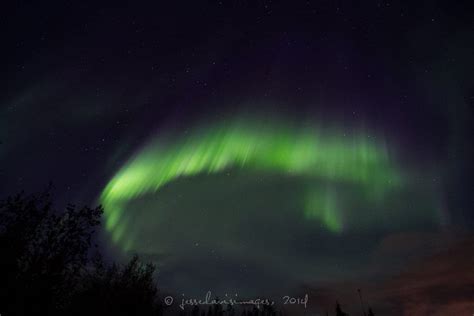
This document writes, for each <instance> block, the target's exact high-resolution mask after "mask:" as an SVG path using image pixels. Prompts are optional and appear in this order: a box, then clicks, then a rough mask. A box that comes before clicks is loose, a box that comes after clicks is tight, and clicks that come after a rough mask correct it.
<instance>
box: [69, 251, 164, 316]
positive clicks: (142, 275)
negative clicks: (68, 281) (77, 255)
mask: <svg viewBox="0 0 474 316" xmlns="http://www.w3.org/2000/svg"><path fill="white" fill-rule="evenodd" d="M154 271H155V266H154V265H152V264H142V263H140V261H139V259H138V256H136V255H135V256H133V257H132V259H131V260H130V261H129V262H128V263H127V264H126V265H123V266H118V265H116V264H113V265H111V266H108V267H106V266H105V265H104V264H103V262H102V260H100V259H99V260H96V262H95V263H94V267H93V269H91V272H89V273H88V274H86V275H85V276H84V278H83V281H82V282H81V286H80V288H79V289H78V292H77V294H76V295H75V296H74V298H73V300H72V302H71V306H70V309H69V313H68V314H70V315H91V314H92V315H105V314H111V315H159V314H161V312H162V310H161V307H160V306H159V305H158V304H157V302H156V296H157V287H156V284H155V282H154V279H153V273H154ZM91 309H92V310H91Z"/></svg>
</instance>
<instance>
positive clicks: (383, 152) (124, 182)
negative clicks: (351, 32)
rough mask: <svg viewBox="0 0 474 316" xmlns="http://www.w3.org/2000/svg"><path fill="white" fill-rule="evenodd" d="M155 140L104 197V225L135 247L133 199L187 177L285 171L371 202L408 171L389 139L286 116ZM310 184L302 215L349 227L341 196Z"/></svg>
mask: <svg viewBox="0 0 474 316" xmlns="http://www.w3.org/2000/svg"><path fill="white" fill-rule="evenodd" d="M169 139H170V138H169V137H167V138H166V141H165V138H164V137H163V138H161V139H155V140H153V141H152V142H150V143H149V144H148V145H146V146H145V147H144V148H143V149H142V150H141V151H139V152H138V153H137V154H136V155H134V156H133V157H132V158H131V159H130V160H129V161H128V162H127V163H126V164H125V165H124V166H123V167H122V168H121V169H120V170H118V172H117V173H116V174H115V176H114V177H113V178H112V179H111V180H110V181H109V182H108V184H107V185H106V187H105V188H104V190H103V192H102V193H101V195H100V198H99V200H100V203H101V204H102V205H103V206H104V209H105V226H106V230H107V231H108V232H109V233H110V234H111V237H112V240H113V242H114V243H116V244H118V245H120V246H121V247H122V248H123V249H130V247H133V242H132V238H131V237H130V236H127V237H128V238H125V237H126V236H125V232H126V231H127V223H126V220H123V213H124V211H125V208H126V204H127V203H129V202H130V201H132V200H134V199H137V198H139V197H142V196H144V195H146V194H153V193H154V192H157V191H158V190H160V188H162V187H163V186H164V185H166V184H167V183H170V182H171V181H173V180H175V179H178V178H180V177H189V176H193V175H198V174H214V173H220V172H224V171H225V170H229V169H231V168H242V169H244V170H257V171H264V172H278V173H283V174H286V175H288V176H304V177H310V178H314V179H315V180H317V179H319V180H321V179H322V180H325V181H333V182H337V183H349V184H352V185H356V186H357V187H358V188H361V192H362V195H363V196H364V198H365V199H367V200H368V201H376V200H377V201H380V200H381V199H383V197H384V195H385V194H386V192H388V191H389V190H390V189H391V188H393V187H395V186H400V185H401V184H402V182H403V181H404V180H403V178H404V176H403V175H402V173H401V172H400V170H399V169H398V168H396V167H395V166H394V163H393V162H392V161H391V159H390V158H389V153H388V150H387V147H386V145H385V144H384V143H377V142H375V141H374V140H373V138H369V137H368V136H367V134H364V133H362V132H356V133H354V132H352V133H347V134H346V133H344V132H342V131H341V129H334V128H332V129H316V128H314V127H311V126H309V125H305V126H303V127H302V126H301V125H300V126H299V127H294V126H291V124H288V123H282V122H280V121H272V122H268V121H267V122H266V123H265V122H262V121H258V120H253V121H252V120H238V119H237V120H233V121H231V122H223V123H219V124H214V125H211V126H210V127H209V126H208V127H207V128H197V129H195V130H194V131H193V132H189V133H188V132H186V133H184V135H181V137H177V138H176V139H177V140H176V141H174V142H172V143H171V142H170V141H169ZM320 191H321V190H318V189H314V188H309V190H308V192H307V195H306V198H304V202H302V205H304V207H303V209H302V213H301V215H302V216H304V217H305V218H306V219H308V220H314V221H318V222H319V223H321V224H322V226H323V227H324V228H325V229H326V230H328V231H330V232H333V233H340V232H342V231H343V229H344V228H345V227H344V221H343V218H342V215H341V213H340V212H338V210H337V202H338V201H337V196H336V195H335V194H334V193H331V190H328V192H323V193H321V192H320Z"/></svg>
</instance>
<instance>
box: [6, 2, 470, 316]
mask: <svg viewBox="0 0 474 316" xmlns="http://www.w3.org/2000/svg"><path fill="white" fill-rule="evenodd" d="M7 11H8V12H9V13H8V16H7V17H5V25H7V26H8V30H9V31H8V33H9V35H8V36H7V37H6V38H5V39H4V42H5V43H4V44H5V45H4V47H6V48H7V49H5V53H6V54H7V57H8V58H7V60H6V61H5V67H4V69H5V70H4V71H2V73H1V74H0V76H2V78H3V79H4V82H5V83H6V84H5V85H4V86H5V92H4V93H2V94H1V95H0V162H1V165H0V177H1V180H2V181H0V193H2V195H6V194H11V193H15V192H18V191H21V190H25V191H27V192H29V191H40V190H41V189H42V188H43V187H44V186H45V185H47V183H49V181H51V182H52V184H53V186H54V190H55V192H57V196H58V201H56V202H57V203H58V204H60V205H67V203H73V204H76V205H83V204H88V205H99V204H100V205H102V206H103V207H104V215H103V218H102V221H103V222H102V223H101V225H102V226H101V228H100V230H99V231H97V236H96V239H97V240H95V241H96V242H97V244H98V248H99V249H100V250H101V251H103V252H104V253H105V254H106V255H105V257H106V259H108V260H110V261H113V260H117V261H121V260H123V261H125V260H127V259H128V258H129V257H130V256H131V255H132V254H135V253H137V254H138V255H139V256H140V257H141V258H144V259H146V260H149V261H152V262H153V263H155V264H156V265H157V267H158V271H157V274H156V276H155V277H156V281H157V284H158V286H159V289H160V291H162V292H166V293H173V294H176V295H186V296H190V295H196V296H199V295H202V294H204V293H206V292H207V291H209V290H211V291H212V293H216V295H220V296H223V295H224V294H226V293H227V294H228V293H235V292H238V293H239V295H242V296H247V297H254V296H255V297H257V296H281V295H290V294H291V295H293V294H295V295H297V294H298V295H299V294H305V293H308V295H309V305H308V306H309V309H308V310H307V311H306V312H307V314H309V313H311V315H313V314H314V315H325V314H326V313H325V311H326V310H329V311H333V305H334V302H335V301H336V300H338V301H340V302H341V303H342V304H343V306H344V307H345V309H346V310H347V311H348V313H349V315H358V313H359V314H360V301H359V298H358V296H357V289H358V288H361V289H362V290H363V293H364V297H363V298H364V300H367V303H369V302H370V304H371V306H373V307H374V310H375V314H376V315H413V314H415V315H423V314H426V315H428V314H430V315H437V314H436V313H438V314H440V313H443V314H444V315H455V314H462V313H467V312H469V315H470V314H471V313H472V312H474V309H473V310H472V311H471V310H470V309H469V310H468V308H471V306H472V303H471V302H472V301H474V297H473V296H472V293H471V292H472V291H467V290H466V289H468V290H471V289H472V284H471V283H473V282H474V277H471V275H472V273H471V272H470V269H469V264H467V263H469V262H470V261H469V260H466V261H463V259H462V258H466V257H469V254H470V253H472V244H473V243H472V240H474V237H473V232H474V216H473V212H472V205H473V203H472V161H474V155H473V150H472V136H471V135H473V133H472V127H473V126H474V124H473V122H474V115H473V108H474V107H473V104H474V103H473V101H474V94H473V93H474V88H473V85H472V82H473V81H472V78H471V77H472V73H474V59H473V58H472V56H474V44H473V43H474V37H473V32H472V29H473V28H472V26H473V23H472V12H473V11H472V10H471V8H468V6H467V5H466V6H464V4H461V3H459V4H453V3H449V2H446V3H443V2H429V1H428V2H423V3H418V2H417V3H415V2H414V3H410V4H401V3H395V2H384V1H382V2H377V3H373V2H370V1H369V2H363V3H357V4H354V3H350V2H344V1H342V2H337V3H336V2H312V1H282V2H279V3H276V2H275V1H229V2H225V1H222V2H220V1H218V2H212V1H211V2H206V3H203V2H188V3H186V2H156V3H154V4H149V5H138V4H130V5H129V6H127V7H119V6H117V7H116V8H107V7H103V6H101V5H99V4H97V3H94V4H92V5H89V4H87V1H86V2H81V3H80V4H79V3H78V4H66V3H63V4H57V5H54V6H53V5H45V4H44V5H43V4H33V3H32V4H27V3H23V2H21V3H18V4H14V5H12V8H9V9H8V10H7ZM7 11H5V12H7ZM471 270H472V269H471ZM441 289H444V290H441ZM468 292H469V293H468ZM458 293H462V295H461V294H458ZM434 302H436V304H435V303H434ZM420 306H421V307H420ZM466 306H467V307H466ZM473 308H474V307H473ZM378 311H380V312H379V313H378ZM0 312H1V311H0ZM299 312H301V310H299ZM290 314H291V313H290ZM300 314H301V313H300ZM329 314H330V315H331V313H329ZM291 315H292V314H291ZM295 315H299V314H298V313H297V312H296V313H295Z"/></svg>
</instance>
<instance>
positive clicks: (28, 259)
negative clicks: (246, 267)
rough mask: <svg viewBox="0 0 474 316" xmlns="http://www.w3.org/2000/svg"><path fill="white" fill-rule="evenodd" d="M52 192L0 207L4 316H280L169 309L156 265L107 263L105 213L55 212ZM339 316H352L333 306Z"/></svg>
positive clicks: (261, 311)
mask: <svg viewBox="0 0 474 316" xmlns="http://www.w3.org/2000/svg"><path fill="white" fill-rule="evenodd" d="M50 191H51V190H50V189H47V190H46V191H45V192H43V193H40V194H34V195H26V194H24V193H20V194H17V195H14V196H10V197H7V198H5V199H3V200H0V249H1V251H2V253H1V254H0V314H1V315H7V316H8V315H89V316H91V315H92V316H93V315H114V316H120V315H140V316H146V315H181V316H186V315H192V316H224V315H227V316H237V315H244V316H273V315H275V316H276V315H283V312H281V311H275V310H274V309H273V308H272V307H268V306H264V307H261V308H253V309H243V310H238V311H236V310H235V309H234V308H233V307H232V306H222V305H212V306H209V307H206V308H204V307H203V306H199V307H198V306H195V307H194V308H189V309H186V310H184V311H182V310H179V309H176V307H174V308H167V307H165V306H164V305H163V304H162V303H161V302H162V300H161V299H160V298H159V297H160V295H159V293H158V288H157V285H156V283H155V281H154V277H153V275H154V272H155V266H154V265H153V264H150V263H147V264H144V263H142V262H141V261H140V260H139V258H138V257H137V256H134V257H133V258H132V259H131V260H130V261H129V262H128V263H126V264H121V265H120V264H107V263H105V260H104V259H103V258H102V256H101V254H100V253H99V251H98V247H97V245H95V244H94V236H95V232H96V230H97V229H99V228H100V223H101V217H102V214H103V209H102V208H101V207H100V206H99V207H96V208H90V207H81V208H78V207H75V206H74V205H68V206H67V207H66V209H65V210H61V211H58V210H56V209H55V208H54V205H53V203H52V198H51V194H50ZM370 312H371V311H370ZM335 315H336V316H343V315H347V314H345V313H344V312H343V311H342V309H341V307H340V305H339V304H336V307H335ZM369 315H370V316H372V315H373V313H372V314H369Z"/></svg>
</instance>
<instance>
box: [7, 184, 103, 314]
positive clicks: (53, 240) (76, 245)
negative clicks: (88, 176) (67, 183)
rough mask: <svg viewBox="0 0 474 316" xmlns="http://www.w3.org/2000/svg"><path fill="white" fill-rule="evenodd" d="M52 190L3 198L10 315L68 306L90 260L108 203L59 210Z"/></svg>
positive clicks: (8, 310) (69, 206) (54, 310)
mask: <svg viewBox="0 0 474 316" xmlns="http://www.w3.org/2000/svg"><path fill="white" fill-rule="evenodd" d="M49 192H50V188H48V189H47V190H46V191H45V192H43V193H41V194H38V195H30V196H27V195H25V194H24V193H20V194H17V195H15V196H12V197H8V198H7V199H5V200H2V201H0V246H1V249H2V251H3V253H2V256H1V259H0V266H1V267H0V280H1V281H0V282H1V284H2V286H1V288H2V289H1V290H0V305H1V306H2V308H3V310H4V312H5V314H7V315H8V314H16V315H18V314H20V315H21V314H32V313H36V314H48V315H50V314H54V313H56V312H57V311H59V310H61V309H63V308H64V307H65V306H66V305H67V303H68V302H69V299H70V296H71V295H72V294H73V293H74V287H75V284H76V283H77V282H78V281H79V280H80V274H81V272H82V271H83V270H84V269H85V267H86V265H87V262H88V256H89V249H90V248H91V240H92V239H91V238H92V235H93V233H94V229H95V227H96V226H97V225H99V223H100V217H101V215H102V208H101V207H97V208H89V207H83V208H79V209H78V208H76V207H75V206H74V205H68V206H67V207H66V209H65V210H64V211H62V212H58V211H57V210H55V209H53V206H52V202H51V195H50V193H49Z"/></svg>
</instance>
